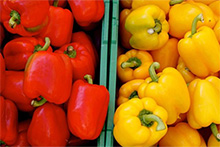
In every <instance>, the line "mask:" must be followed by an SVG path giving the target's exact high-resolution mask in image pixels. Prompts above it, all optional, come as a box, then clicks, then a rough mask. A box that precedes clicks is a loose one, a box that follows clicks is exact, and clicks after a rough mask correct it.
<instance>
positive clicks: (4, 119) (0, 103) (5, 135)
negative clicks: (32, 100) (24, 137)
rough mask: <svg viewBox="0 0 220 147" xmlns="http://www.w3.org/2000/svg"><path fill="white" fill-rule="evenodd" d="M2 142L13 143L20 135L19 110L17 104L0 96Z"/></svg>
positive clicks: (0, 141)
mask: <svg viewBox="0 0 220 147" xmlns="http://www.w3.org/2000/svg"><path fill="white" fill-rule="evenodd" d="M0 130H1V133H0V144H6V145H12V144H13V143H15V141H16V140H17V136H18V110H17V107H16V106H15V104H14V103H13V102H12V101H11V100H8V99H4V98H3V97H2V96H0Z"/></svg>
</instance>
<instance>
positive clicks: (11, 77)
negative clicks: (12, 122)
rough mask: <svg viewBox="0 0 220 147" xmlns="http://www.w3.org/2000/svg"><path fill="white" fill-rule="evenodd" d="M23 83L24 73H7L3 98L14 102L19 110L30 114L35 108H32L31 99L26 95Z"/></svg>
mask: <svg viewBox="0 0 220 147" xmlns="http://www.w3.org/2000/svg"><path fill="white" fill-rule="evenodd" d="M23 81H24V72H23V71H6V76H5V89H4V90H3V92H2V96H4V98H7V99H10V100H11V101H13V102H14V103H15V104H16V106H17V108H18V110H20V111H26V112H29V111H32V110H34V107H33V106H31V99H30V98H29V97H27V96H26V95H25V94H24V90H23Z"/></svg>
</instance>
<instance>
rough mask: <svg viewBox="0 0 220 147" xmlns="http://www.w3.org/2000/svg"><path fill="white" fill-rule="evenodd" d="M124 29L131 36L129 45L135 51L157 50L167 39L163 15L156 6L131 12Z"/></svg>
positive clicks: (147, 6) (166, 23)
mask: <svg viewBox="0 0 220 147" xmlns="http://www.w3.org/2000/svg"><path fill="white" fill-rule="evenodd" d="M125 28H126V30H127V31H128V32H130V33H131V34H132V36H131V38H130V40H129V43H130V45H131V46H132V47H133V48H135V49H141V50H155V49H159V48H161V47H162V46H163V45H164V44H165V43H166V42H167V41H168V39H169V36H168V31H169V24H168V22H167V21H166V17H165V13H164V12H163V10H161V9H160V8H159V7H158V6H156V5H146V6H143V7H139V8H137V9H135V10H133V11H132V12H131V13H130V14H129V15H128V16H127V18H126V21H125Z"/></svg>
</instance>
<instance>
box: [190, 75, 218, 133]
mask: <svg viewBox="0 0 220 147" xmlns="http://www.w3.org/2000/svg"><path fill="white" fill-rule="evenodd" d="M188 88H189V93H190V98H191V106H190V109H189V111H188V113H187V120H188V123H189V125H190V126H191V127H192V128H195V129H200V128H201V127H208V126H209V125H211V124H212V123H216V124H220V117H219V116H220V79H219V78H217V77H215V76H209V77H207V78H206V79H203V80H202V79H195V80H193V81H192V82H191V83H190V84H189V87H188Z"/></svg>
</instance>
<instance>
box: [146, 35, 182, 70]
mask: <svg viewBox="0 0 220 147" xmlns="http://www.w3.org/2000/svg"><path fill="white" fill-rule="evenodd" d="M177 43H178V40H177V39H175V38H171V39H169V40H168V41H167V43H166V44H165V45H164V46H163V47H161V48H160V49H157V50H153V51H151V52H150V54H151V55H152V57H153V60H154V61H156V62H159V63H160V68H159V69H158V70H157V72H161V71H162V70H163V69H164V68H166V67H176V65H177V61H178V58H179V53H178V50H177Z"/></svg>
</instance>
